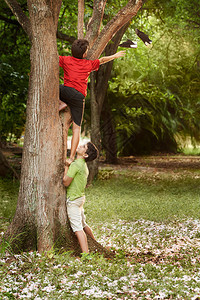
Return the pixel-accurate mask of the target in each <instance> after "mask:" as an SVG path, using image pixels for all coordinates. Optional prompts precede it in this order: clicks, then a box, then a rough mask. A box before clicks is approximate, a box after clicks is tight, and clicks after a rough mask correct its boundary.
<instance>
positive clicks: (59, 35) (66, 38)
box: [56, 31, 76, 44]
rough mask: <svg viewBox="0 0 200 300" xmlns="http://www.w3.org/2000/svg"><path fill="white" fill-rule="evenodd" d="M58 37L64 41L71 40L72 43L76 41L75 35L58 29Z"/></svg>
mask: <svg viewBox="0 0 200 300" xmlns="http://www.w3.org/2000/svg"><path fill="white" fill-rule="evenodd" d="M56 35H57V38H58V39H60V40H62V41H67V42H70V43H71V44H72V43H73V42H74V41H75V39H76V38H75V37H74V36H69V35H67V34H64V33H62V32H60V31H57V34H56Z"/></svg>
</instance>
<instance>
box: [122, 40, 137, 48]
mask: <svg viewBox="0 0 200 300" xmlns="http://www.w3.org/2000/svg"><path fill="white" fill-rule="evenodd" d="M119 46H120V47H124V48H137V42H132V41H131V40H127V41H126V42H123V43H122V44H120V45H119Z"/></svg>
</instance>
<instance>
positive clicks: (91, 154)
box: [85, 142, 99, 162]
mask: <svg viewBox="0 0 200 300" xmlns="http://www.w3.org/2000/svg"><path fill="white" fill-rule="evenodd" d="M87 146H88V148H87V150H86V153H87V154H88V157H86V158H85V161H86V162H87V161H92V160H94V159H96V158H97V156H98V155H99V151H98V149H97V147H96V146H95V145H94V144H93V143H91V142H88V143H87Z"/></svg>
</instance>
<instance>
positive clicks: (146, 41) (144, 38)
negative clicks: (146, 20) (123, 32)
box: [135, 28, 152, 46]
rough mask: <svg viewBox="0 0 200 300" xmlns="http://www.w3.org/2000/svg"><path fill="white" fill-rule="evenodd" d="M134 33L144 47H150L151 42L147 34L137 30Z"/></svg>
mask: <svg viewBox="0 0 200 300" xmlns="http://www.w3.org/2000/svg"><path fill="white" fill-rule="evenodd" d="M135 33H136V34H137V36H138V37H139V38H140V39H141V40H142V41H143V43H144V44H145V46H149V45H151V43H152V40H150V38H149V37H148V35H147V34H145V33H144V32H142V31H140V30H139V29H137V28H136V29H135Z"/></svg>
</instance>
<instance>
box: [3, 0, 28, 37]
mask: <svg viewBox="0 0 200 300" xmlns="http://www.w3.org/2000/svg"><path fill="white" fill-rule="evenodd" d="M4 1H5V2H6V4H7V5H8V7H9V8H10V9H11V11H12V12H13V14H14V15H15V17H16V18H17V21H18V22H19V23H20V25H21V26H22V28H23V29H24V31H25V32H26V33H27V34H28V36H29V39H31V26H30V20H29V18H28V17H27V16H26V15H25V13H24V12H23V10H22V8H21V6H20V5H19V3H18V2H17V1H16V0H4Z"/></svg>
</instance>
